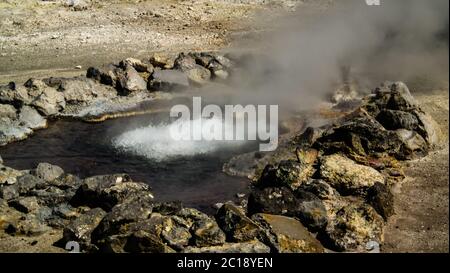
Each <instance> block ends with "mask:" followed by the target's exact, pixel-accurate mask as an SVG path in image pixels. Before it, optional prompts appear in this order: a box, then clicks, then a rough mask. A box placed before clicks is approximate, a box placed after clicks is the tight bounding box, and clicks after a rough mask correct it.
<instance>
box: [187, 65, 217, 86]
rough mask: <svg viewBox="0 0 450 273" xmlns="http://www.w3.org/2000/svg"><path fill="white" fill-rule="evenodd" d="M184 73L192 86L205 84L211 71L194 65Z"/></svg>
mask: <svg viewBox="0 0 450 273" xmlns="http://www.w3.org/2000/svg"><path fill="white" fill-rule="evenodd" d="M184 73H185V74H186V75H187V77H188V80H189V82H190V83H191V84H192V85H193V86H202V85H205V84H206V83H208V82H209V79H210V78H211V72H210V71H209V70H208V69H206V68H204V67H202V66H200V65H195V66H194V67H193V68H191V69H189V70H186V71H185V72H184Z"/></svg>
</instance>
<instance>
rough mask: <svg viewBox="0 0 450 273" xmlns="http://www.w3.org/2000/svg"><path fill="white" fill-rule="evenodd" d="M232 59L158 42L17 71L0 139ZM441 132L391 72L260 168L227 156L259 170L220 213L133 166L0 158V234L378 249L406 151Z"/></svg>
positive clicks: (169, 248) (224, 66) (267, 248)
mask: <svg viewBox="0 0 450 273" xmlns="http://www.w3.org/2000/svg"><path fill="white" fill-rule="evenodd" d="M236 63H237V59H234V58H233V56H232V55H223V54H220V53H217V52H203V53H198V52H191V53H180V54H176V55H166V54H154V55H153V56H151V57H150V58H148V59H146V60H138V59H130V58H129V59H125V60H123V61H121V62H119V63H117V64H110V65H107V66H104V67H92V68H89V69H88V71H87V74H86V77H76V78H46V79H30V80H29V81H27V82H26V83H25V84H24V85H18V84H16V83H13V82H11V83H10V84H8V85H4V86H1V87H0V101H1V105H0V117H1V123H0V143H1V145H7V144H8V143H10V142H12V141H18V140H22V139H25V138H26V137H28V136H29V135H30V134H32V132H33V130H37V129H40V128H45V127H46V120H48V119H52V118H71V119H73V118H75V119H82V120H86V121H102V120H104V119H106V118H112V117H118V116H122V115H129V114H136V113H139V112H140V111H145V110H146V109H147V108H148V107H145V105H143V104H145V103H148V102H153V101H160V100H167V99H170V98H172V94H173V93H172V92H173V91H179V92H180V91H183V90H186V89H187V88H199V87H200V88H201V87H202V86H204V85H208V84H225V83H224V82H226V81H227V80H228V77H232V76H233V69H234V66H235V65H236ZM344 97H345V96H344ZM347 99H351V100H353V99H354V98H353V97H351V98H347ZM345 100H346V99H343V101H341V102H345ZM440 137H441V133H440V130H439V126H438V125H437V124H436V122H435V121H434V120H433V119H432V118H431V117H430V116H429V115H428V114H427V113H425V112H424V111H423V110H422V109H421V107H420V106H419V105H418V103H417V102H416V100H415V99H414V98H413V97H412V95H411V93H410V91H409V89H408V87H407V86H406V85H405V84H404V83H401V82H397V83H385V84H383V85H382V86H380V87H377V88H375V89H374V91H373V92H372V94H370V95H368V96H366V97H364V98H362V99H361V100H360V102H359V106H358V107H357V108H356V109H354V110H353V111H351V113H349V114H346V115H345V116H343V117H342V118H339V119H337V120H335V122H334V123H333V124H331V125H326V126H323V127H320V128H312V127H308V128H303V129H302V130H299V131H295V132H294V133H293V134H289V137H288V138H287V139H286V140H285V142H284V143H283V145H282V146H281V147H280V149H279V150H278V151H277V152H276V153H275V154H269V155H265V156H261V155H259V154H258V153H252V154H251V156H253V158H252V160H255V161H256V162H257V163H258V164H256V166H259V167H256V168H255V169H250V170H248V169H246V170H241V169H239V165H238V164H235V165H233V164H232V161H233V160H232V161H230V163H229V164H228V166H225V169H228V170H229V171H230V172H234V173H235V174H241V175H242V174H243V175H246V176H249V177H252V178H253V179H254V180H255V181H254V183H253V187H252V192H251V194H250V195H249V196H248V198H247V199H246V200H245V201H244V202H243V203H241V204H233V203H230V202H227V203H225V204H222V205H221V206H220V207H219V208H218V210H217V213H216V215H214V216H210V215H206V214H204V213H202V212H200V211H198V210H196V209H192V208H185V207H183V205H182V204H180V203H178V202H171V203H158V202H154V201H153V194H152V192H151V189H149V188H148V186H147V185H146V184H145V183H142V182H136V181H132V180H131V178H130V177H129V176H128V175H126V174H113V175H104V176H95V177H89V178H85V179H79V178H78V177H76V176H73V175H71V174H66V173H65V172H64V171H63V170H62V169H61V168H60V167H58V166H53V165H50V164H47V163H40V164H39V165H38V166H37V167H36V169H33V170H15V169H12V168H9V167H7V166H3V165H2V166H1V169H0V184H1V185H0V198H1V199H0V211H1V213H0V217H1V218H0V225H1V233H2V237H3V238H7V237H8V236H19V237H23V238H28V239H31V240H32V242H31V245H39V246H41V245H42V247H41V250H42V251H63V249H64V247H65V245H66V243H67V242H70V241H76V242H78V243H79V244H80V245H81V250H82V251H84V252H97V251H101V252H258V253H261V252H281V253H284V252H329V251H348V252H350V251H359V252H366V251H377V250H376V247H375V248H374V246H377V245H381V246H382V245H383V242H384V236H383V229H384V226H385V223H386V221H387V220H388V219H389V217H391V216H392V215H393V213H394V198H393V194H392V188H393V187H395V186H396V185H397V184H398V183H399V182H400V181H402V180H403V178H404V174H403V170H402V167H401V164H400V162H401V161H403V160H409V159H414V158H420V157H423V156H425V155H427V154H428V153H429V152H430V151H431V150H433V149H434V148H435V147H436V145H438V143H439V141H440ZM247 157H248V155H247ZM231 170H232V171H231ZM23 251H27V249H26V248H25V249H23Z"/></svg>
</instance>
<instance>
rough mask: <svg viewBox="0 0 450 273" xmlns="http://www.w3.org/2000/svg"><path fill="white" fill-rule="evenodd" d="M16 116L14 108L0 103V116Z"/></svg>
mask: <svg viewBox="0 0 450 273" xmlns="http://www.w3.org/2000/svg"><path fill="white" fill-rule="evenodd" d="M16 116H17V114H16V108H14V106H12V105H9V104H0V117H6V118H10V119H15V118H16Z"/></svg>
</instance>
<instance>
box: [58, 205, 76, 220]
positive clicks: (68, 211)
mask: <svg viewBox="0 0 450 273" xmlns="http://www.w3.org/2000/svg"><path fill="white" fill-rule="evenodd" d="M52 213H53V214H54V215H56V216H58V217H61V218H63V219H67V220H73V219H75V218H77V217H78V216H80V213H79V211H78V210H77V209H76V208H74V207H72V206H71V205H69V204H65V203H62V204H59V205H57V206H56V207H54V208H53V212H52Z"/></svg>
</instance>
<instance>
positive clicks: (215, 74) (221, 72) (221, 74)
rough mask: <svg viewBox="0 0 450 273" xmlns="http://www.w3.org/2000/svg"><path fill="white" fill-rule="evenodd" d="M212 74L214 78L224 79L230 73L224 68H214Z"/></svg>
mask: <svg viewBox="0 0 450 273" xmlns="http://www.w3.org/2000/svg"><path fill="white" fill-rule="evenodd" d="M212 76H213V77H214V78H216V79H220V80H226V79H228V77H229V76H230V74H229V73H228V72H227V71H225V70H221V69H220V70H215V71H214V72H213V74H212Z"/></svg>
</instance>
